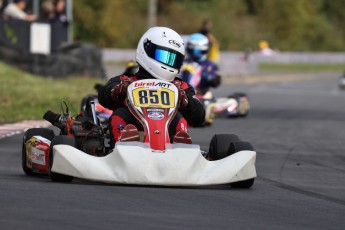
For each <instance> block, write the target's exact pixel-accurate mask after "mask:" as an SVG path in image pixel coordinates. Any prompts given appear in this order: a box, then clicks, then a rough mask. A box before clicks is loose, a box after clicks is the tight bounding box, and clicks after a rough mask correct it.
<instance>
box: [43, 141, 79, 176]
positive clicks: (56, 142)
mask: <svg viewBox="0 0 345 230" xmlns="http://www.w3.org/2000/svg"><path fill="white" fill-rule="evenodd" d="M60 144H63V145H70V146H72V147H76V141H75V139H74V138H73V137H70V136H66V135H60V136H56V137H54V139H53V140H52V142H51V145H50V154H49V176H50V179H51V180H52V181H56V182H71V181H72V180H73V177H72V176H68V175H63V174H60V173H55V172H52V171H51V169H52V167H53V163H54V162H53V161H54V156H53V147H54V146H55V145H60Z"/></svg>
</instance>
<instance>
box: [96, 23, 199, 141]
mask: <svg viewBox="0 0 345 230" xmlns="http://www.w3.org/2000/svg"><path fill="white" fill-rule="evenodd" d="M184 57H185V47H184V43H183V39H182V38H181V36H180V35H179V34H177V33H176V32H175V31H174V30H172V29H169V28H166V27H153V28H150V29H149V30H148V31H147V32H145V33H144V35H143V36H142V37H141V39H140V41H139V43H138V47H137V51H136V61H137V63H138V65H139V70H138V72H137V73H136V74H133V75H121V76H115V77H113V78H111V79H110V80H109V81H108V82H107V84H106V85H105V86H103V87H102V88H101V89H100V90H99V91H98V99H99V102H100V103H101V105H103V106H104V107H106V108H108V109H111V110H113V114H112V115H111V117H110V125H111V131H112V135H113V138H114V140H113V141H114V142H117V141H119V140H120V139H121V140H122V141H124V140H125V139H124V138H123V136H124V133H125V132H127V134H128V135H126V140H127V141H138V140H139V135H138V130H137V129H142V127H141V124H140V122H139V121H138V120H137V119H136V118H135V117H134V116H133V115H132V113H131V112H130V111H129V109H128V108H127V107H126V105H125V98H126V96H127V87H128V85H129V84H130V83H131V82H133V81H136V80H140V79H155V78H156V79H160V80H164V81H169V82H173V83H174V84H175V85H176V87H177V88H178V91H179V107H178V113H177V114H176V116H175V117H174V118H173V120H172V121H171V123H170V126H169V136H170V140H171V142H172V141H173V140H174V138H175V140H176V136H177V135H176V136H175V134H177V133H179V132H180V131H182V132H183V133H187V126H188V125H191V126H194V127H197V126H202V124H203V122H204V118H205V110H204V107H203V105H202V104H201V103H200V101H199V100H198V99H197V98H196V97H195V91H194V88H193V87H192V86H190V85H189V84H188V83H186V82H184V81H182V80H181V79H180V78H177V77H176V76H177V74H178V73H179V71H180V68H181V66H182V63H183V60H184ZM132 125H134V126H135V127H136V129H133V126H132ZM182 132H181V133H182ZM121 135H122V137H121ZM183 136H185V135H183ZM185 138H186V139H189V140H190V137H189V136H188V137H186V136H185ZM114 142H113V143H112V144H115V143H114ZM182 142H183V141H182ZM187 142H188V141H187Z"/></svg>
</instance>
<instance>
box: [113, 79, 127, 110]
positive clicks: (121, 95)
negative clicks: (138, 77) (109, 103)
mask: <svg viewBox="0 0 345 230" xmlns="http://www.w3.org/2000/svg"><path fill="white" fill-rule="evenodd" d="M131 83H132V81H131V79H129V78H127V79H124V80H122V81H121V82H120V83H119V84H117V85H115V86H114V87H113V89H112V90H111V97H112V98H113V100H114V101H115V103H116V104H121V105H123V104H124V100H125V98H126V96H127V88H128V86H129V85H130V84H131Z"/></svg>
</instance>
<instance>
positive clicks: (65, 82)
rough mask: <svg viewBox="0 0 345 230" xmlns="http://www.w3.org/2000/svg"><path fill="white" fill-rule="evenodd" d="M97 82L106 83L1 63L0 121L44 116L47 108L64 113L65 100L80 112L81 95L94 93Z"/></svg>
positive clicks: (94, 79) (32, 118) (89, 78)
mask: <svg viewBox="0 0 345 230" xmlns="http://www.w3.org/2000/svg"><path fill="white" fill-rule="evenodd" d="M97 82H99V83H103V82H102V80H100V79H97V78H91V77H80V76H79V77H77V76H75V77H69V78H64V79H49V78H46V77H41V76H36V75H32V74H29V73H26V72H23V71H21V70H18V69H16V68H13V67H10V66H8V65H6V64H4V63H3V62H0V123H4V122H15V121H19V120H36V119H42V116H43V114H44V113H45V112H46V111H47V110H48V109H50V110H52V111H54V112H58V113H61V107H60V105H61V101H62V100H65V101H66V102H68V104H69V105H70V109H72V108H71V107H74V108H75V110H76V111H79V107H80V101H81V98H82V97H83V96H85V95H87V94H91V93H92V94H94V93H95V91H94V89H93V86H94V84H95V83H97ZM72 111H73V110H72Z"/></svg>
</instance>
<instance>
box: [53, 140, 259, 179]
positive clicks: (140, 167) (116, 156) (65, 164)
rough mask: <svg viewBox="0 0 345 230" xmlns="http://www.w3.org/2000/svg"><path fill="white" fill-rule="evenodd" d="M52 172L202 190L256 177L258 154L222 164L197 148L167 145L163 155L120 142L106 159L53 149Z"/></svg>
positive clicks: (248, 153)
mask: <svg viewBox="0 0 345 230" xmlns="http://www.w3.org/2000/svg"><path fill="white" fill-rule="evenodd" d="M53 155H54V156H53V157H54V159H53V162H54V163H53V167H52V171H53V172H56V173H60V174H65V175H70V176H73V177H76V178H82V179H87V180H93V181H100V182H105V183H121V184H137V185H163V186H199V185H216V184H228V183H232V182H236V181H243V180H247V179H251V178H255V177H256V170H255V160H256V152H254V151H240V152H237V153H235V154H233V155H231V156H228V157H226V158H223V159H221V160H216V161H209V160H206V159H205V158H204V157H203V156H202V154H201V151H200V147H199V146H198V145H189V144H167V149H166V151H165V152H164V153H162V152H152V150H151V149H150V148H149V147H148V144H147V143H142V142H118V143H117V144H116V146H115V148H114V150H113V151H112V152H111V153H110V154H108V155H107V156H104V157H95V156H91V155H88V154H86V153H84V152H82V151H80V150H78V149H76V148H73V147H71V146H68V145H56V146H54V149H53Z"/></svg>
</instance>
